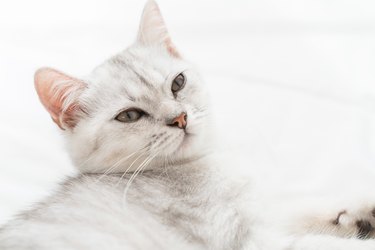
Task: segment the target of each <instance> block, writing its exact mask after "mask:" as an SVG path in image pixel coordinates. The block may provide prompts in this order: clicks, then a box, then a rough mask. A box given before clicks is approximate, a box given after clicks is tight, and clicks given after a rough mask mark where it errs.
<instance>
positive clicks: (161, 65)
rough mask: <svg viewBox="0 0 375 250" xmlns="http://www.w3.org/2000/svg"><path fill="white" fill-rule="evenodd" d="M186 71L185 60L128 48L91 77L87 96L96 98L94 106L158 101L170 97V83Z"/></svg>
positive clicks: (153, 50)
mask: <svg viewBox="0 0 375 250" xmlns="http://www.w3.org/2000/svg"><path fill="white" fill-rule="evenodd" d="M189 68H190V66H189V64H188V63H187V62H185V61H184V60H182V59H178V58H174V57H171V56H170V54H168V53H167V52H166V51H163V50H160V49H158V48H142V47H141V48H138V47H135V48H129V49H127V50H125V51H123V52H121V53H119V54H117V55H115V56H113V57H112V58H110V59H108V60H107V61H106V62H105V63H103V64H102V65H100V66H99V67H97V68H96V69H95V70H94V71H93V72H92V74H90V76H89V79H88V80H89V82H90V87H89V89H90V90H89V91H88V92H87V95H88V96H87V97H88V98H90V99H95V103H102V104H104V105H108V104H109V103H110V104H111V105H118V106H121V105H125V103H126V102H129V101H130V102H132V103H134V102H136V101H137V100H138V101H139V100H146V99H147V100H149V101H152V102H158V101H160V100H161V99H163V98H164V97H165V96H169V97H170V95H171V94H170V85H171V82H172V80H173V79H174V77H175V76H176V75H178V74H179V73H181V72H183V71H186V70H187V69H189ZM98 96H99V97H100V98H98ZM124 97H125V98H124ZM117 101H119V102H121V103H122V104H116V102H117Z"/></svg>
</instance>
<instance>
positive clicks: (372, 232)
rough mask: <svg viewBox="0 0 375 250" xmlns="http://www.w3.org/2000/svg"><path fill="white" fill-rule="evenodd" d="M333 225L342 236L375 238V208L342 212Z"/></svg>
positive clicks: (333, 221) (368, 207)
mask: <svg viewBox="0 0 375 250" xmlns="http://www.w3.org/2000/svg"><path fill="white" fill-rule="evenodd" d="M331 223H332V225H333V226H334V227H335V229H336V230H337V232H338V233H339V234H340V235H341V236H344V237H345V236H347V237H351V236H356V237H358V238H360V239H368V238H375V206H368V205H366V206H361V207H360V208H356V209H344V210H341V211H340V212H338V213H337V215H336V217H335V218H334V219H332V221H331Z"/></svg>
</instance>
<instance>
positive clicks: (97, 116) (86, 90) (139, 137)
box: [0, 1, 375, 250]
mask: <svg viewBox="0 0 375 250" xmlns="http://www.w3.org/2000/svg"><path fill="white" fill-rule="evenodd" d="M35 87H36V90H37V92H38V95H39V97H40V100H41V102H42V104H43V105H44V107H45V108H46V109H47V111H48V112H49V113H50V115H51V117H52V119H53V121H54V122H55V123H56V124H57V125H58V126H59V127H60V128H61V129H62V130H63V133H64V135H65V137H66V141H67V145H68V148H69V153H70V155H71V158H72V160H73V162H74V164H75V166H76V167H77V168H78V170H79V171H80V174H79V175H78V176H76V177H75V178H70V179H68V180H67V181H66V182H64V183H62V184H61V186H60V188H59V190H58V191H57V192H55V193H54V194H53V195H51V196H50V197H49V198H48V199H47V200H45V201H44V202H41V203H39V204H37V205H36V206H35V207H34V208H33V209H32V210H30V211H27V212H24V213H22V214H20V215H19V216H18V217H17V218H15V219H14V220H13V221H11V222H9V223H8V224H7V225H6V226H5V227H3V228H2V229H1V231H0V249H1V250H16V249H17V250H18V249H38V250H47V249H48V250H51V249H77V250H78V249H98V250H99V249H100V250H103V249H111V250H116V249H121V250H123V249H173V250H175V249H215V250H220V249H223V250H224V249H251V250H255V249H265V250H273V249H275V250H287V249H289V250H302V249H311V250H316V249H323V250H334V249H341V250H342V249H350V250H353V249H356V250H358V249H375V243H374V242H372V241H361V240H359V239H355V238H353V237H352V238H340V236H341V237H342V236H348V235H350V236H356V235H361V236H364V237H370V236H372V226H371V223H372V224H373V220H374V218H373V215H372V214H371V211H372V210H371V208H369V209H368V210H363V211H362V210H361V211H362V212H361V214H363V216H362V217H363V218H365V219H363V220H360V219H358V218H359V217H358V214H353V215H351V214H350V213H349V212H347V211H346V210H340V209H339V210H333V211H332V212H327V213H319V211H317V213H316V214H312V215H310V216H308V217H303V218H300V219H296V221H292V223H291V225H295V226H291V227H288V228H285V229H283V230H276V228H278V225H273V226H264V224H263V222H262V212H261V210H259V209H257V208H256V207H258V206H257V202H256V201H255V200H254V199H249V197H248V194H249V193H250V192H249V188H248V185H247V183H246V182H243V181H239V180H237V179H232V178H230V177H229V176H228V175H226V174H224V172H222V171H221V170H220V169H221V168H220V166H223V167H224V168H230V164H231V163H232V164H234V163H233V162H231V161H229V163H227V164H224V161H221V160H220V158H219V157H218V156H215V154H212V153H211V152H212V151H213V147H212V146H213V145H212V143H211V142H212V141H213V140H214V139H215V137H214V136H213V132H212V131H213V129H212V124H211V120H212V119H211V117H210V109H209V103H208V97H207V93H206V90H205V87H204V84H203V81H202V79H201V77H200V75H199V74H198V72H197V71H196V69H194V67H193V66H192V65H191V64H190V63H188V62H187V61H186V60H184V59H183V57H182V56H181V54H180V53H179V52H178V51H177V49H176V48H175V46H174V45H173V43H172V41H171V39H170V37H169V35H168V32H167V29H166V26H165V24H164V21H163V18H162V16H161V14H160V11H159V8H158V6H157V5H156V3H155V2H154V1H149V2H148V3H147V4H146V6H145V9H144V12H143V16H142V19H141V24H140V28H139V33H138V36H137V40H136V42H135V43H134V44H133V45H132V46H130V47H129V48H127V49H126V50H125V51H123V52H121V53H119V54H118V55H116V56H114V57H112V58H110V59H109V60H107V61H105V62H104V63H103V64H101V65H100V66H99V67H97V68H96V69H95V70H94V71H93V72H92V73H91V74H89V75H88V76H87V77H85V78H81V79H76V78H74V77H71V76H68V75H66V74H64V73H62V72H60V71H56V70H54V69H50V68H42V69H40V70H38V71H37V72H36V74H35ZM275 213H277V208H276V209H275ZM366 216H367V217H366ZM344 217H346V219H345V220H343V218H344ZM362 217H361V218H362ZM344 221H345V224H344ZM360 222H361V223H362V224H361V223H360ZM322 231H324V232H325V233H324V234H323V233H321V232H322Z"/></svg>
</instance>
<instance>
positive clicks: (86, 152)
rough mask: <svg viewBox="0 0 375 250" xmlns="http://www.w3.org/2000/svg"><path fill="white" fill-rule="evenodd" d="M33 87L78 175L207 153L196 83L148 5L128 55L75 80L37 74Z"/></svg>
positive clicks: (203, 103) (202, 101) (205, 119)
mask: <svg viewBox="0 0 375 250" xmlns="http://www.w3.org/2000/svg"><path fill="white" fill-rule="evenodd" d="M35 86H36V90H37V92H38V95H39V97H40V100H41V102H42V103H43V105H44V106H45V107H46V109H47V110H48V112H49V113H50V115H51V117H52V119H53V121H54V122H55V123H56V124H57V125H58V126H59V127H60V128H61V129H62V130H63V131H64V134H65V135H66V138H67V143H68V148H69V151H70V154H71V156H72V159H73V161H74V162H75V165H76V166H77V167H78V168H79V169H80V170H81V171H83V172H104V171H108V172H124V171H126V170H127V171H136V170H137V169H138V170H140V169H141V168H147V167H151V166H152V167H156V166H161V165H163V164H171V163H176V162H184V161H189V160H191V159H194V158H198V157H200V156H202V154H204V153H205V150H206V148H207V143H208V141H209V134H210V130H211V127H210V125H209V124H210V119H209V113H208V110H207V109H208V101H207V94H206V92H205V89H204V86H203V83H202V79H201V77H200V76H199V74H198V73H197V71H196V70H195V69H194V67H192V65H191V64H189V63H188V62H187V61H185V60H184V59H183V58H182V57H181V55H180V53H179V52H178V51H177V50H176V48H175V46H174V45H173V43H172V41H171V39H170V36H169V35H168V32H167V28H166V26H165V24H164V21H163V18H162V16H161V14H160V11H159V8H158V6H157V4H156V3H155V2H154V1H152V0H150V1H149V2H148V3H147V4H146V6H145V8H144V12H143V15H142V19H141V24H140V28H139V32H138V37H137V40H136V42H135V43H134V44H133V45H132V46H130V47H129V48H128V49H126V50H125V51H123V52H121V53H119V54H118V55H116V56H114V57H112V58H110V59H109V60H107V61H105V62H104V63H103V64H101V65H100V66H99V67H97V68H96V69H95V70H94V71H93V72H92V73H91V74H90V75H88V76H87V77H85V78H83V79H76V78H74V77H71V76H68V75H66V74H64V73H62V72H59V71H56V70H54V69H50V68H42V69H40V70H38V71H37V72H36V74H35Z"/></svg>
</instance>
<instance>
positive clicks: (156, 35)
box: [137, 0, 180, 57]
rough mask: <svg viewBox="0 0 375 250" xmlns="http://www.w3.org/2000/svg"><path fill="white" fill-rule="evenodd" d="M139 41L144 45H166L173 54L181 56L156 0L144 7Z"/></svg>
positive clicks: (151, 0)
mask: <svg viewBox="0 0 375 250" xmlns="http://www.w3.org/2000/svg"><path fill="white" fill-rule="evenodd" d="M137 41H138V42H139V43H141V44H143V45H162V46H165V47H166V49H167V50H168V52H169V53H170V54H171V55H172V56H174V57H180V54H179V53H178V51H177V50H176V47H175V46H174V45H173V43H172V40H171V38H170V36H169V33H168V29H167V26H166V25H165V23H164V19H163V17H162V15H161V12H160V9H159V6H158V5H157V3H156V2H155V1H154V0H149V1H148V2H147V3H146V5H145V7H144V9H143V14H142V18H141V23H140V25H139V30H138V37H137Z"/></svg>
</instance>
